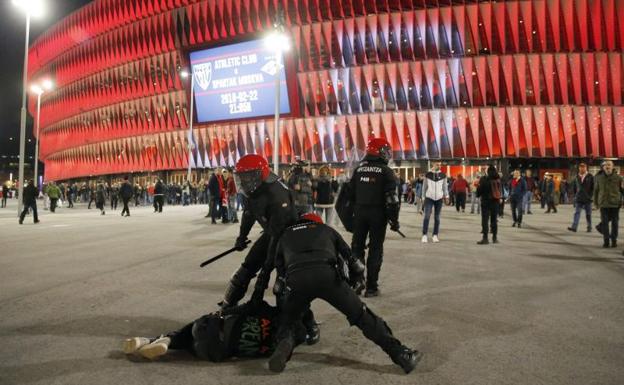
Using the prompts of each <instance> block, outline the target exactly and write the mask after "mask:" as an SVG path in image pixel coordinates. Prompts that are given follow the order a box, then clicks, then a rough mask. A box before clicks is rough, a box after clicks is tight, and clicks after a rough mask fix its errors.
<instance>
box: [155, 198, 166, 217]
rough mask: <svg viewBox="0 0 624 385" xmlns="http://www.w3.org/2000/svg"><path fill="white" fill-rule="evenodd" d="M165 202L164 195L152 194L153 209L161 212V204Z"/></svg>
mask: <svg viewBox="0 0 624 385" xmlns="http://www.w3.org/2000/svg"><path fill="white" fill-rule="evenodd" d="M164 203H165V197H163V196H162V195H156V196H154V211H158V212H159V213H162V208H163V204H164Z"/></svg>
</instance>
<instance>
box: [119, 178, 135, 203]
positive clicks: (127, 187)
mask: <svg viewBox="0 0 624 385" xmlns="http://www.w3.org/2000/svg"><path fill="white" fill-rule="evenodd" d="M133 195H134V189H133V188H132V185H131V184H130V182H128V181H125V182H123V183H122V184H121V187H120V188H119V196H120V197H121V199H130V198H132V196H133Z"/></svg>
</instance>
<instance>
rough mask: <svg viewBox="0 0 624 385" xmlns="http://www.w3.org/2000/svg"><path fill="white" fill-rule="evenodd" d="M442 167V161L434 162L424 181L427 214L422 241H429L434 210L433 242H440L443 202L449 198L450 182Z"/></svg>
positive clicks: (424, 220) (423, 193)
mask: <svg viewBox="0 0 624 385" xmlns="http://www.w3.org/2000/svg"><path fill="white" fill-rule="evenodd" d="M441 167H442V163H441V162H433V167H432V168H431V171H429V172H427V174H425V179H424V182H423V192H422V197H423V199H424V200H425V203H424V210H425V216H424V218H423V228H422V233H423V235H422V240H421V241H422V243H427V242H428V240H427V232H428V231H429V219H430V218H431V211H432V210H433V211H434V216H433V234H432V237H431V239H432V241H433V243H438V242H440V239H439V238H438V233H439V232H440V213H441V212H442V202H443V201H447V202H448V200H449V192H448V183H447V180H446V175H445V174H444V173H443V172H442V171H441V170H440V169H441Z"/></svg>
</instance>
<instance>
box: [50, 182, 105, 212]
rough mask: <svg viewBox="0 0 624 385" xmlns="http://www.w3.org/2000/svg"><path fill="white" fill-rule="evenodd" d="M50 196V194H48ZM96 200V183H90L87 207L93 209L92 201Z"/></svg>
mask: <svg viewBox="0 0 624 385" xmlns="http://www.w3.org/2000/svg"><path fill="white" fill-rule="evenodd" d="M48 196H49V194H48ZM93 202H95V186H94V185H90V186H89V205H88V206H87V208H88V209H89V210H91V203H93Z"/></svg>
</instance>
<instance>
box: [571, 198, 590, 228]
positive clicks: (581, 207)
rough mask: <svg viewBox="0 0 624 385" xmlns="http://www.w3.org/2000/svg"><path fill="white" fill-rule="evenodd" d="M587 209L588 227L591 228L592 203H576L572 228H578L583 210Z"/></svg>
mask: <svg viewBox="0 0 624 385" xmlns="http://www.w3.org/2000/svg"><path fill="white" fill-rule="evenodd" d="M583 210H585V218H586V219H587V228H588V229H591V216H592V203H591V202H587V203H578V202H576V203H574V219H573V220H572V228H573V229H574V230H576V229H577V227H578V225H579V222H580V221H581V211H583Z"/></svg>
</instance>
